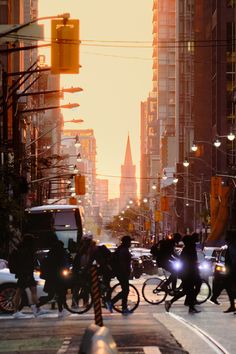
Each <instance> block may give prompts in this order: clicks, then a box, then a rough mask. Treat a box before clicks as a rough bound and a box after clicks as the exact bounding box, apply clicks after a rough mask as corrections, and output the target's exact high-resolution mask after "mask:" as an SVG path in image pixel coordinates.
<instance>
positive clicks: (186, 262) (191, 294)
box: [165, 235, 200, 313]
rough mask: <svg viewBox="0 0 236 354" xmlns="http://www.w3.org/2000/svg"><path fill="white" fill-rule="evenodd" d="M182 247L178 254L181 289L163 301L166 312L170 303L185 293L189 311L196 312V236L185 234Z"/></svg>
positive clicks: (197, 277) (197, 272) (197, 280)
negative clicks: (168, 299)
mask: <svg viewBox="0 0 236 354" xmlns="http://www.w3.org/2000/svg"><path fill="white" fill-rule="evenodd" d="M183 243H184V248H183V250H182V252H181V255H180V261H181V264H182V268H181V279H182V287H183V289H182V290H180V291H178V293H177V294H176V295H175V296H174V297H173V298H172V299H171V300H170V301H166V302H165V308H166V311H167V312H168V311H169V309H170V307H171V305H172V304H173V303H174V302H175V301H177V300H178V299H180V298H181V297H183V296H185V295H186V300H185V301H186V304H187V305H188V306H189V313H198V312H200V311H199V310H197V309H196V308H195V307H194V305H195V303H196V295H197V294H196V293H197V291H198V290H196V288H197V287H198V282H199V279H200V276H199V271H198V261H197V251H196V237H195V235H191V236H190V235H186V236H184V237H183Z"/></svg>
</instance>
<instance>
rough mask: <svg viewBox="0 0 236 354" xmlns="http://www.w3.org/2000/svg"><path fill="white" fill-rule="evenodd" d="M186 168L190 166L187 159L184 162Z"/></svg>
mask: <svg viewBox="0 0 236 354" xmlns="http://www.w3.org/2000/svg"><path fill="white" fill-rule="evenodd" d="M183 165H184V167H188V166H189V161H188V159H187V158H185V160H184V162H183Z"/></svg>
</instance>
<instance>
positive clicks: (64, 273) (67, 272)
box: [62, 269, 70, 277]
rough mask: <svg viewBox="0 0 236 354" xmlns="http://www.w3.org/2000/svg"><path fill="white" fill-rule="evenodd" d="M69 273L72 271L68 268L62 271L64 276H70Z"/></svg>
mask: <svg viewBox="0 0 236 354" xmlns="http://www.w3.org/2000/svg"><path fill="white" fill-rule="evenodd" d="M69 274H70V271H69V270H68V269H63V271H62V275H63V277H68V275H69Z"/></svg>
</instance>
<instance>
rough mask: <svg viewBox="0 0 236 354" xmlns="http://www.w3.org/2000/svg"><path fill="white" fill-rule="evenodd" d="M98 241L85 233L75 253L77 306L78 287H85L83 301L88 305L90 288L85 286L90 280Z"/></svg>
mask: <svg viewBox="0 0 236 354" xmlns="http://www.w3.org/2000/svg"><path fill="white" fill-rule="evenodd" d="M96 248H97V246H96V242H95V241H94V240H93V235H92V234H90V233H88V234H85V235H84V236H83V237H82V239H81V242H80V245H79V249H78V251H77V253H76V255H75V258H74V261H73V266H72V272H73V279H74V286H73V302H74V306H77V305H78V304H77V301H78V299H77V298H76V297H77V296H76V294H77V292H78V287H80V288H83V290H84V291H83V302H84V306H85V307H86V305H87V303H88V300H89V289H88V288H87V287H86V286H85V285H86V283H87V282H88V280H90V268H91V266H92V264H93V261H94V259H95V253H96Z"/></svg>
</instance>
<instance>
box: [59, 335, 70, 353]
mask: <svg viewBox="0 0 236 354" xmlns="http://www.w3.org/2000/svg"><path fill="white" fill-rule="evenodd" d="M71 339H72V338H71V337H65V338H64V340H63V343H62V345H61V348H60V349H58V351H57V354H63V353H66V352H67V350H68V348H69V345H70V343H71Z"/></svg>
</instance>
